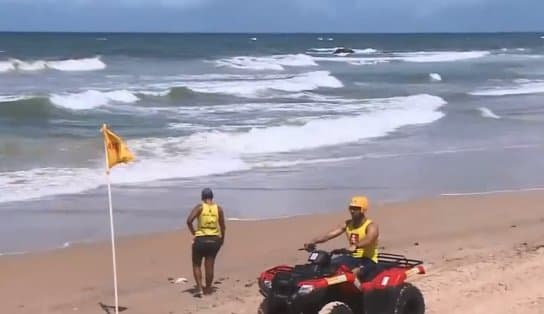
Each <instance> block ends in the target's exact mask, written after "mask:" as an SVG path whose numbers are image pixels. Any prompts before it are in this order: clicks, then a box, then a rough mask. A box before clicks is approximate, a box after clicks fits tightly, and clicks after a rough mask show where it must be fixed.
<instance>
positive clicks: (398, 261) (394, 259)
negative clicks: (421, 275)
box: [378, 253, 423, 268]
mask: <svg viewBox="0 0 544 314" xmlns="http://www.w3.org/2000/svg"><path fill="white" fill-rule="evenodd" d="M378 263H379V264H384V265H390V266H395V267H403V268H413V267H416V266H419V265H422V264H423V261H420V260H417V259H410V258H407V257H406V256H404V255H400V254H391V253H378Z"/></svg>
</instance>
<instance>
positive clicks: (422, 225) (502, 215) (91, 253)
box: [0, 192, 544, 314]
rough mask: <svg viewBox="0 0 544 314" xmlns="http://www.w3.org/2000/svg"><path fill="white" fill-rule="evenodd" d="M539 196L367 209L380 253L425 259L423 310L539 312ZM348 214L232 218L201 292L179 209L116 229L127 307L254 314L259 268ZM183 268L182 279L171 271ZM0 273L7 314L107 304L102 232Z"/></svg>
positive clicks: (3, 260) (542, 220)
mask: <svg viewBox="0 0 544 314" xmlns="http://www.w3.org/2000/svg"><path fill="white" fill-rule="evenodd" d="M218 201H220V200H218ZM543 202H544V193H542V192H517V193H504V194H496V195H474V196H442V197H438V198H433V199H423V200H414V201H408V202H401V203H390V204H374V205H371V206H372V208H371V209H370V210H369V212H368V215H369V217H371V218H372V219H374V220H375V221H376V222H378V223H379V225H380V229H381V237H380V239H381V240H380V246H382V247H384V248H383V249H382V251H384V252H391V253H401V254H406V255H407V256H409V257H412V258H419V259H423V260H424V261H425V264H426V265H427V267H428V274H427V275H425V276H420V277H417V279H414V281H413V283H414V284H415V285H417V286H418V287H420V288H421V290H422V291H423V293H424V296H425V300H426V304H427V313H544V207H543V205H542V204H543ZM331 210H333V211H334V209H331ZM226 214H227V216H228V208H227V209H226ZM347 217H348V211H347V208H343V206H342V204H339V208H338V209H337V210H336V211H334V213H333V214H320V215H310V216H299V217H292V218H285V219H276V220H266V221H229V222H228V224H227V237H226V243H225V246H224V247H223V249H222V251H221V252H220V254H219V256H218V261H217V265H216V277H215V279H216V284H215V287H216V289H217V290H216V292H215V293H214V294H212V295H209V296H204V297H203V298H195V297H193V295H192V294H191V292H190V291H191V289H192V288H193V278H192V271H191V264H190V243H191V237H190V235H189V233H188V232H187V230H186V229H185V228H184V221H185V217H179V221H180V230H178V231H176V232H170V233H157V234H148V235H141V236H131V237H126V238H119V239H117V242H116V243H117V259H118V272H119V303H120V305H121V306H123V307H126V308H127V309H126V310H125V311H123V312H122V313H146V314H149V313H166V314H168V313H256V308H257V306H258V304H259V302H260V301H261V297H260V296H259V293H258V287H257V284H256V278H257V276H258V275H259V273H260V272H261V271H262V270H264V269H266V268H267V267H270V266H273V265H276V264H280V263H287V264H291V263H303V262H305V260H306V257H307V256H306V253H305V252H300V251H297V248H299V247H301V246H302V244H303V243H304V242H305V241H306V240H308V239H310V238H311V237H313V236H315V235H317V234H320V233H322V232H324V231H326V230H327V229H329V228H331V227H332V226H334V224H337V223H341V222H342V221H343V220H344V219H346V218H347ZM345 241H346V240H345V238H344V237H343V236H342V237H339V238H337V239H335V240H332V241H330V242H329V243H326V244H324V245H323V247H325V248H333V247H343V246H345ZM179 277H185V278H187V279H188V280H189V282H186V283H171V282H170V281H169V280H168V278H179ZM0 278H1V280H0V295H1V307H2V309H1V312H2V313H33V314H36V313H107V311H106V310H104V309H103V308H102V307H101V305H100V304H105V305H113V304H114V293H113V279H112V262H111V247H110V243H109V242H108V241H106V242H101V243H93V244H81V245H76V246H73V247H69V248H66V249H61V250H56V251H50V252H42V253H31V254H24V255H13V256H2V257H0ZM110 313H114V311H113V310H110Z"/></svg>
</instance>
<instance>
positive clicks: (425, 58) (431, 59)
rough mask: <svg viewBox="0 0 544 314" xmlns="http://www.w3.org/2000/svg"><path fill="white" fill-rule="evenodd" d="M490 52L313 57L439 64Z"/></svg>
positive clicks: (343, 60)
mask: <svg viewBox="0 0 544 314" xmlns="http://www.w3.org/2000/svg"><path fill="white" fill-rule="evenodd" d="M490 54H491V52H490V51H421V52H397V53H392V54H384V55H380V56H376V57H374V56H373V57H356V56H328V57H313V58H314V60H316V61H328V62H346V63H350V64H353V65H368V64H378V63H387V62H414V63H438V62H456V61H463V60H470V59H478V58H482V57H485V56H488V55H490Z"/></svg>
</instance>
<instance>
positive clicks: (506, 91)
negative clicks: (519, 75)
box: [469, 80, 544, 96]
mask: <svg viewBox="0 0 544 314" xmlns="http://www.w3.org/2000/svg"><path fill="white" fill-rule="evenodd" d="M517 83H518V84H516V85H511V86H504V87H494V88H488V89H481V90H476V91H473V92H470V93H469V94H470V95H475V96H506V95H523V94H539V93H544V81H540V80H535V81H530V80H518V81H517Z"/></svg>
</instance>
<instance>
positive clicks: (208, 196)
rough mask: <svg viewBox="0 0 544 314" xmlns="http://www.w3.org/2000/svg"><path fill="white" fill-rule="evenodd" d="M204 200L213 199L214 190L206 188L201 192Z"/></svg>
mask: <svg viewBox="0 0 544 314" xmlns="http://www.w3.org/2000/svg"><path fill="white" fill-rule="evenodd" d="M201 198H202V200H207V199H213V192H212V189H210V188H205V189H203V190H202V193H201Z"/></svg>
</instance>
